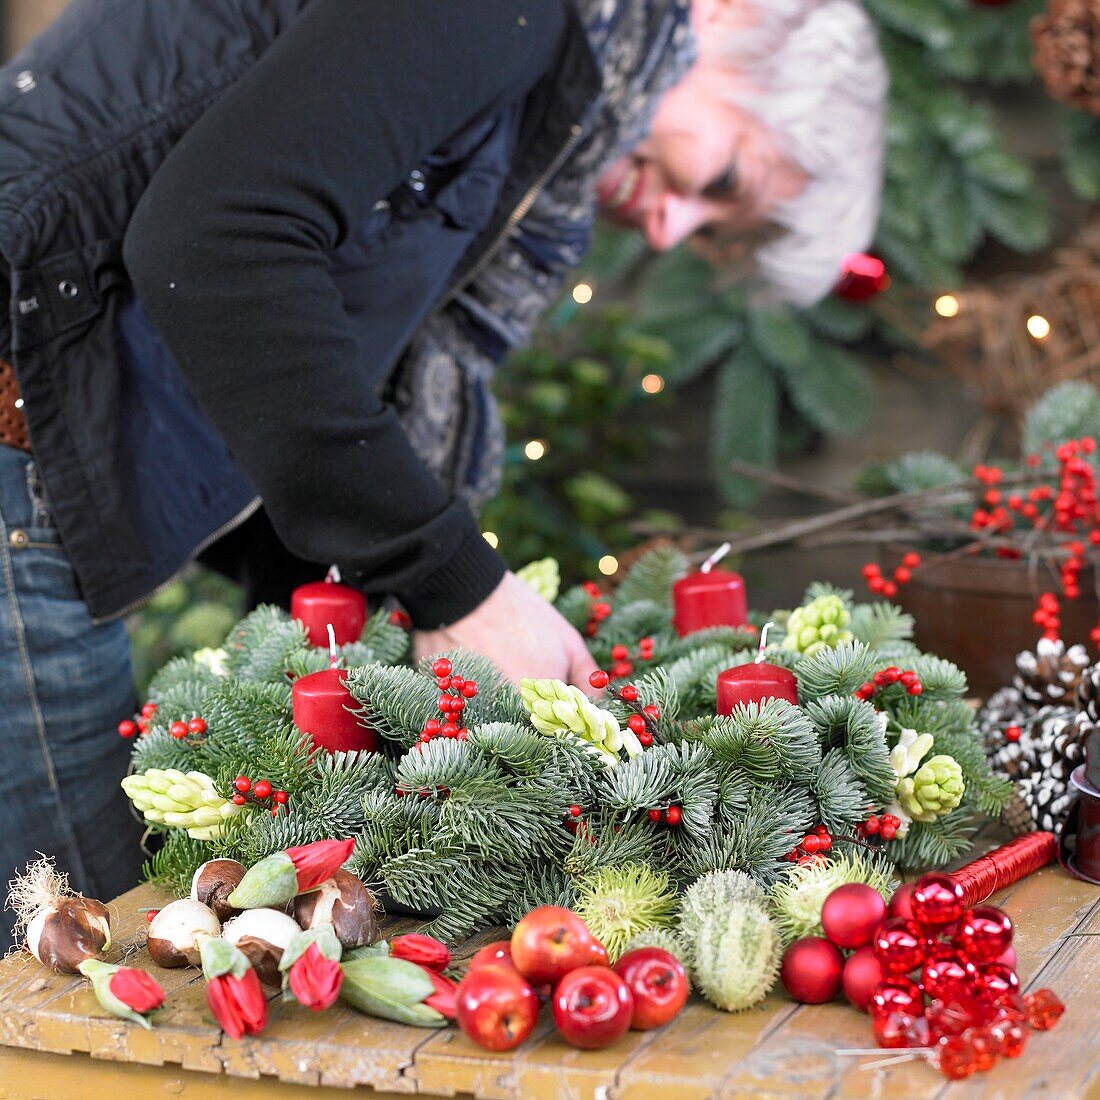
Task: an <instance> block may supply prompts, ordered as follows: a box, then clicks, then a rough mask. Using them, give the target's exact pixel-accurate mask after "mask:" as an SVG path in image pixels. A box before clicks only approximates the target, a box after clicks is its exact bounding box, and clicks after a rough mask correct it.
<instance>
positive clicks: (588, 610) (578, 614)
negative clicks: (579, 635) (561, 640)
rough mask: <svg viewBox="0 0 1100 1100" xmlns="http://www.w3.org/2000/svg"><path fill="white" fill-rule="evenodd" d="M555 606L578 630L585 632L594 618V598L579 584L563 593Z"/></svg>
mask: <svg viewBox="0 0 1100 1100" xmlns="http://www.w3.org/2000/svg"><path fill="white" fill-rule="evenodd" d="M554 606H555V607H556V608H557V609H558V611H559V612H560V613H561V615H562V617H563V618H564V619H565V620H566V621H567V622H568V623H569V624H570V625H572V626H573V628H574V629H576V630H584V628H585V626H587V624H588V620H589V619H590V618H591V617H592V597H591V596H590V595H589V594H588V593H587V592H586V591H585V590H584V588H583V587H582V586H581V585H579V584H578V585H575V586H574V587H573V588H569V589H567V590H566V591H565V592H563V593H562V594H561V595H560V596H559V597H558V599H557V602H556V603H555V604H554Z"/></svg>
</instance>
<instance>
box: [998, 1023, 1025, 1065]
mask: <svg viewBox="0 0 1100 1100" xmlns="http://www.w3.org/2000/svg"><path fill="white" fill-rule="evenodd" d="M993 1026H994V1030H995V1031H996V1032H997V1033H998V1034H999V1035H1000V1037H1001V1056H1002V1057H1004V1058H1019V1057H1020V1055H1021V1054H1023V1052H1024V1048H1025V1047H1026V1046H1027V1041H1028V1039H1030V1038H1031V1029H1030V1028H1029V1027H1027V1026H1026V1025H1025V1024H1022V1023H1001V1024H994V1025H993Z"/></svg>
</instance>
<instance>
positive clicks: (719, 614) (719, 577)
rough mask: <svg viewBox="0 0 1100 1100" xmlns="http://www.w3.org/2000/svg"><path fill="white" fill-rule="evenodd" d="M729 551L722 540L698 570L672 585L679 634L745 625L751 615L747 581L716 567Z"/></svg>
mask: <svg viewBox="0 0 1100 1100" xmlns="http://www.w3.org/2000/svg"><path fill="white" fill-rule="evenodd" d="M729 551H730V544H729V543H728V542H726V543H723V544H722V545H721V546H720V547H719V548H718V549H717V550H716V551H715V552H714V553H713V554H711V556H710V557H709V558H707V560H706V561H705V562H703V564H702V566H701V567H700V569H699V572H698V573H692V574H690V575H689V576H687V577H682V578H681V579H680V580H678V581H677V582H676V583H675V584H674V585H673V586H672V603H673V624H674V625H675V627H676V633H677V634H679V635H680V637H681V638H682V637H684V636H685V635H687V634H694V633H695V631H697V630H706V629H708V628H710V627H714V626H733V627H737V626H744V625H745V623H746V622H747V621H748V617H749V605H748V597H747V596H746V594H745V580H744V578H743V577H742V576H741V575H740V574H739V573H733V572H730V571H729V570H726V569H715V566H716V565H717V564H718V562H720V561H721V560H722V558H724V557H725V556H726V555H727V554H728V553H729Z"/></svg>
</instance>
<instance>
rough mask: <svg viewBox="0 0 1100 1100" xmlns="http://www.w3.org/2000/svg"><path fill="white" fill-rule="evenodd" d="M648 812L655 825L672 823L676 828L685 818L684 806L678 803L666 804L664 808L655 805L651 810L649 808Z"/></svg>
mask: <svg viewBox="0 0 1100 1100" xmlns="http://www.w3.org/2000/svg"><path fill="white" fill-rule="evenodd" d="M646 814H647V816H648V817H649V820H650V821H652V822H653V824H654V825H659V824H665V825H671V826H672V827H673V828H674V829H675V828H676V827H677V826H678V825H679V824H680V822H681V821H683V820H684V810H683V807H682V806H678V805H676V803H673V804H672V805H670V806H666V807H665V808H664V809H661V808H660V807H659V806H654V807H653V808H652V809H651V810H647V811H646Z"/></svg>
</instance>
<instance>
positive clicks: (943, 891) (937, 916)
mask: <svg viewBox="0 0 1100 1100" xmlns="http://www.w3.org/2000/svg"><path fill="white" fill-rule="evenodd" d="M910 906H911V908H912V910H913V917H914V919H915V920H916V921H917V923H918V924H921V925H923V926H924V927H925V928H928V929H932V930H937V929H940V928H944V927H945V926H947V925H949V924H953V923H954V922H955V921H957V920H958V919H959V917H961V916H962V915H963V910H964V909H965V905H964V904H963V890H962V887H961V886H960V885H959V884H958V883H957V882H955V881H954V879H952V878H951V877H950V875H941V874H932V875H925V876H924V877H923V878H919V879H917V882H916V884H915V885H914V887H913V894H912V897H911V899H910Z"/></svg>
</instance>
